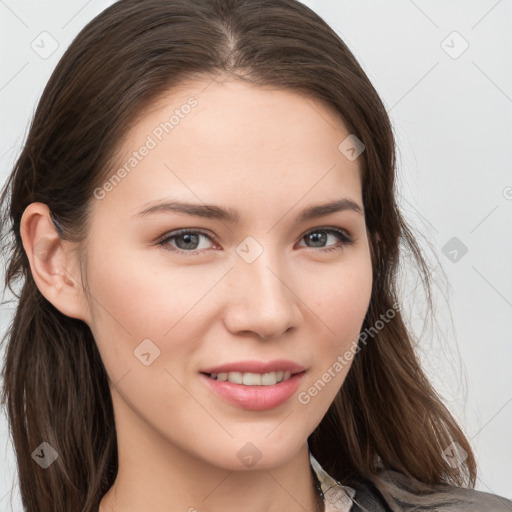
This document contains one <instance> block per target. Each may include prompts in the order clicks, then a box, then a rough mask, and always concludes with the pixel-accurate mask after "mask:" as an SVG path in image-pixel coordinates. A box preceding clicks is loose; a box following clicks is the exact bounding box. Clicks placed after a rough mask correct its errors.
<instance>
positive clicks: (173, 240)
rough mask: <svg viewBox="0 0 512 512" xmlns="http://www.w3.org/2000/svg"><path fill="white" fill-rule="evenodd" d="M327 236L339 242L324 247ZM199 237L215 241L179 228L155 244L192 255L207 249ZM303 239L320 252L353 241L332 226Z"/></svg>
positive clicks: (206, 236) (320, 229)
mask: <svg viewBox="0 0 512 512" xmlns="http://www.w3.org/2000/svg"><path fill="white" fill-rule="evenodd" d="M318 235H319V236H318ZM329 236H331V237H335V238H338V240H340V241H341V242H340V243H337V244H334V245H330V246H327V247H325V248H324V247H323V245H324V244H325V243H326V242H327V241H328V239H329ZM201 237H203V238H204V239H206V240H209V241H210V242H215V241H216V240H215V238H214V237H213V236H211V235H209V234H207V233H205V232H203V231H198V230H193V229H180V230H178V231H176V232H172V233H170V234H166V235H164V237H163V238H161V239H160V240H159V241H158V242H157V245H159V246H161V247H164V248H165V249H167V250H170V251H174V252H177V253H181V254H186V255H187V256H193V255H196V254H198V253H200V252H201V251H205V250H208V249H209V247H208V243H207V242H206V244H202V245H201ZM303 239H306V240H308V241H309V242H312V243H313V244H315V245H313V246H312V247H310V248H315V247H317V248H320V252H328V251H333V250H336V249H342V248H343V247H345V246H347V245H350V244H352V243H354V241H353V240H352V238H351V237H350V235H349V234H348V233H347V232H346V231H344V230H342V229H339V228H334V227H326V228H315V229H312V230H310V231H308V232H307V233H306V234H305V235H303V236H302V238H301V240H303ZM210 248H211V247H210Z"/></svg>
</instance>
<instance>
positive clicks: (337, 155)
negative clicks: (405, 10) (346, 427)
mask: <svg viewBox="0 0 512 512" xmlns="http://www.w3.org/2000/svg"><path fill="white" fill-rule="evenodd" d="M191 96H194V97H195V98H196V99H197V101H198V104H197V106H196V107H194V108H193V109H191V111H190V113H189V114H188V115H187V116H185V117H184V118H183V119H180V122H179V125H177V126H176V127H175V128H174V129H173V131H172V132H170V133H169V134H167V135H166V136H165V137H164V138H163V139H162V141H161V142H159V144H158V145H157V147H155V148H154V149H152V150H151V151H150V152H149V154H148V155H147V156H146V157H145V158H143V159H142V160H141V161H140V162H139V163H138V164H137V166H136V167H135V168H134V169H133V170H132V171H131V172H130V173H129V174H127V175H126V176H125V177H124V178H123V179H122V180H121V182H120V183H118V184H116V186H115V187H113V189H112V190H110V191H109V192H108V193H106V194H105V197H104V198H103V199H96V198H92V199H91V206H92V210H91V224H90V230H89V232H88V235H87V240H86V243H85V244H83V245H81V246H76V245H74V244H72V243H70V242H66V241H61V240H59V238H58V235H57V233H56V231H55V229H54V227H53V225H52V223H51V222H50V219H49V211H48V208H47V206H46V205H44V204H42V203H32V204H30V205H29V206H28V207H27V209H26V210H25V212H24V215H23V218H22V223H21V232H22V239H23V244H24V247H25V250H26V252H27V255H28V257H29V261H30V266H31V270H32V274H33V276H34V279H35V281H36V284H37V286H38V287H39V289H40V290H41V292H42V294H43V295H44V296H45V297H46V298H47V299H48V300H49V301H50V302H52V303H53V304H54V305H55V307H56V308H58V309H59V310H60V311H61V312H63V313H64V314H66V315H68V316H71V317H74V318H79V319H81V320H83V321H85V322H86V323H87V324H88V325H89V326H90V328H91V331H92V333H93V335H94V338H95V340H96V342H97V346H98V349H99V351H100V354H101V357H102V359H103V362H104V364H105V367H106V370H107V372H108V375H109V378H110V381H111V383H112V385H111V390H112V400H113V404H114V411H115V419H116V429H117V436H118V447H119V472H118V476H117V479H116V481H115V483H114V485H113V487H112V488H111V489H110V490H109V491H108V492H107V494H106V495H105V496H104V497H103V499H102V501H101V505H100V512H108V511H119V512H120V511H122V512H132V511H133V512H135V511H141V510H151V511H154V512H163V511H165V512H168V511H169V510H172V511H190V512H191V511H193V510H197V511H200V512H202V511H221V510H222V511H223V512H230V511H239V510H242V509H243V510H245V511H248V512H256V511H282V510H290V511H299V510H300V511H304V510H308V511H313V510H315V505H316V500H317V498H316V496H315V492H314V484H313V479H312V476H311V473H310V467H309V459H308V447H307V441H306V440H307V437H308V436H309V435H310V433H311V432H312V431H313V430H314V429H315V427H316V426H317V425H318V424H319V422H320V421H321V419H322V417H323V416H324V414H325V413H326V411H327V409H328V407H329V405H330V404H331V402H332V400H333V399H334V397H335V395H336V393H337V391H338V390H339V388H340V387H341V385H342V384H343V381H344V379H345V376H346V374H347V371H348V369H349V364H347V365H345V366H344V367H343V370H342V371H338V372H335V377H334V378H332V379H331V380H330V382H329V383H328V384H327V385H325V387H324V388H323V389H322V390H321V391H320V392H319V393H318V394H317V395H316V396H314V397H312V398H311V400H310V402H309V403H308V404H305V405H304V404H302V403H300V402H299V400H298V395H299V393H301V392H305V391H307V390H308V388H310V387H311V386H312V385H313V384H314V383H315V381H317V380H318V379H320V378H321V377H322V374H324V373H325V372H326V371H327V370H328V369H329V368H332V367H333V363H334V362H335V361H336V359H337V357H338V356H339V355H341V354H343V353H344V352H345V351H346V350H349V349H350V347H351V344H352V342H353V340H355V339H357V336H358V333H359V332H360V329H361V326H362V322H363V319H364V316H365V313H366V310H367V308H368V304H369V300H370V294H371V286H372V267H371V260H370V251H369V244H368V237H367V232H366V226H365V219H364V209H363V204H362V189H361V181H360V168H359V161H358V160H357V159H356V160H355V161H350V160H349V159H347V158H346V157H345V156H344V154H342V153H341V152H340V150H339V149H338V146H339V144H340V143H341V141H343V140H344V139H345V137H347V135H349V132H348V131H347V130H346V128H345V127H344V125H343V123H342V122H341V120H340V119H339V118H338V117H337V116H336V115H335V114H334V113H333V112H332V111H331V110H330V109H329V108H328V107H327V106H326V105H324V104H323V103H321V102H319V101H316V100H313V99H311V98H306V97H304V96H302V95H300V94H298V93H296V92H294V91H289V90H274V89H269V88H261V87H255V86H252V85H249V84H245V83H242V82H240V81H236V80H234V79H225V80H222V81H220V80H217V81H216V82H213V83H212V82H211V79H205V80H197V81H195V82H193V83H189V84H187V86H186V87H181V88H177V89H173V90H172V91H169V92H168V93H167V94H166V95H165V96H163V97H161V98H160V99H159V101H158V102H156V103H155V104H154V105H153V108H151V109H149V110H148V112H147V113H146V115H145V116H144V117H142V118H141V119H139V120H138V122H137V124H136V125H135V126H134V127H133V128H132V129H131V131H130V132H129V134H128V136H127V138H126V139H125V140H124V141H123V144H122V151H121V152H120V154H119V156H120V158H119V166H121V165H123V164H124V162H125V161H126V160H127V158H128V157H129V155H130V154H131V153H132V152H133V151H134V150H137V149H138V148H140V146H142V145H143V144H144V141H146V138H147V136H148V135H149V134H151V133H152V131H153V130H154V128H155V127H156V126H158V125H159V123H161V122H162V121H164V120H167V119H169V117H170V115H171V114H172V113H173V111H174V110H175V109H176V108H180V106H182V105H183V104H185V103H186V102H187V99H188V98H190V97H191ZM170 198H172V199H177V200H182V201H189V202H194V203H198V204H203V203H207V204H215V205H218V206H221V207H223V208H232V209H236V210H238V212H239V214H240V222H239V224H230V223H227V222H225V221H221V220H218V219H210V218H199V217H193V216H191V215H186V214H183V213H176V212H159V213H155V214H152V215H147V216H144V217H136V214H137V213H138V212H140V211H142V210H143V209H144V208H146V207H148V206H149V205H150V204H154V202H157V201H162V200H166V199H170ZM341 198H347V199H350V200H352V201H354V202H355V203H357V204H358V205H359V206H360V208H361V210H362V212H361V213H358V212H356V211H353V210H344V211H339V212H335V213H331V214H329V215H326V216H323V217H320V218H316V219H311V220H308V221H304V222H297V221H296V217H297V215H298V214H299V213H300V212H301V211H303V210H304V209H305V208H307V207H309V206H312V205H318V204H323V203H327V202H331V201H334V200H339V199H341ZM331 226H332V227H335V228H339V229H342V230H345V231H346V232H347V233H349V234H350V236H351V238H352V240H353V243H352V244H347V245H345V244H344V243H343V242H342V241H341V240H340V239H339V238H338V237H337V236H336V235H333V234H327V238H326V239H325V240H323V241H322V240H321V241H320V242H316V243H315V240H314V239H311V238H310V237H307V236H305V234H306V232H308V231H310V230H314V232H315V233H319V234H317V235H316V236H317V237H319V236H321V235H322V234H323V233H325V232H324V231H322V229H317V228H326V227H331ZM181 228H190V229H192V228H194V229H199V230H202V231H204V232H206V233H207V234H210V235H211V236H212V237H214V238H215V239H214V240H212V239H209V238H208V237H205V236H199V240H198V242H199V245H197V244H196V245H195V246H194V247H192V249H191V250H189V252H193V251H194V250H196V251H198V252H197V253H196V254H194V255H190V254H186V249H183V247H185V245H184V243H183V238H181V239H174V241H168V242H167V245H166V246H163V245H162V246H159V245H158V240H159V239H160V238H161V237H162V236H163V235H165V234H170V233H172V232H174V231H176V230H177V229H181ZM249 236H250V237H252V238H253V239H254V240H255V241H256V242H257V244H259V247H261V248H262V253H261V254H260V255H259V256H258V257H257V258H256V259H255V260H254V261H253V262H252V263H248V262H247V261H245V260H244V258H242V257H241V256H240V255H239V253H237V251H236V249H237V247H239V246H243V244H241V243H242V241H244V240H245V239H246V238H247V237H249ZM180 243H181V245H177V244H180ZM189 243H190V242H189ZM254 247H257V246H253V248H252V249H251V250H254ZM180 248H182V249H181V252H180ZM324 248H330V249H332V250H330V251H329V252H323V251H322V249H324ZM172 249H174V250H175V251H173V250H172ZM79 250H80V251H82V254H83V256H84V258H85V260H84V261H85V265H86V267H87V282H85V281H84V279H83V278H82V275H81V273H80V267H79V264H78V259H77V258H78V251H79ZM83 286H87V287H88V289H89V291H90V294H91V297H92V300H88V298H87V296H85V295H84V293H83V288H82V287H83ZM144 339H150V340H151V341H152V343H154V344H155V345H156V346H157V347H158V349H159V350H160V355H159V356H158V357H157V358H156V359H154V361H153V362H152V363H151V364H150V365H149V366H146V365H144V364H142V363H141V361H140V360H139V359H138V358H137V357H135V355H134V350H135V349H136V348H137V347H138V346H139V345H140V343H141V342H142V340H144ZM247 359H251V360H258V361H269V360H273V359H288V360H292V361H294V362H296V363H299V364H301V365H303V366H304V367H305V369H306V373H305V376H304V378H303V380H302V381H301V384H300V387H299V390H298V391H297V393H295V395H294V396H292V398H291V399H289V400H287V401H286V402H285V403H284V404H282V405H280V406H278V407H276V408H273V409H270V410H265V411H250V410H245V409H242V408H240V407H236V406H234V405H231V404H228V403H226V402H224V401H223V400H222V399H221V398H219V397H218V396H217V395H215V394H214V393H212V392H211V391H210V390H209V389H208V388H207V387H206V386H205V385H204V384H203V382H202V381H201V379H200V378H199V373H198V372H199V371H200V370H201V369H203V368H206V367H208V366H214V365H219V364H222V363H228V362H233V361H240V360H247ZM247 443H252V445H254V447H256V449H257V451H255V449H254V448H251V450H253V451H254V453H255V454H256V453H259V454H260V458H259V459H258V461H257V462H256V464H255V465H253V466H251V467H248V466H247V465H246V464H244V463H243V461H241V460H240V458H239V457H238V456H237V454H238V453H239V451H240V450H241V449H242V448H243V447H244V446H246V445H247Z"/></svg>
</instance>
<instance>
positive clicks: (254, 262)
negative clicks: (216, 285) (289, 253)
mask: <svg viewBox="0 0 512 512" xmlns="http://www.w3.org/2000/svg"><path fill="white" fill-rule="evenodd" d="M258 245H259V246H260V247H258V246H257V245H256V243H255V241H254V240H246V241H244V242H242V243H241V244H240V245H239V247H238V248H237V253H238V256H237V258H236V260H235V261H236V263H235V268H234V271H233V272H231V277H230V279H231V285H230V290H231V292H232V294H231V297H230V299H229V301H230V306H229V308H228V312H227V317H226V326H227V327H228V328H229V329H230V330H232V331H253V332H256V333H258V334H259V335H260V336H263V337H265V338H272V337H275V336H279V335H280V334H282V333H283V332H285V331H286V330H287V329H288V328H290V327H293V326H296V325H297V322H298V320H299V316H298V315H299V309H298V306H297V302H296V301H297V300H298V299H297V297H296V296H295V294H294V293H293V292H292V290H293V283H291V282H289V281H290V277H289V276H290V272H288V271H287V268H286V264H285V263H286V262H284V258H283V257H282V255H280V254H279V253H278V251H277V250H272V249H270V248H265V249H263V247H262V246H261V244H258Z"/></svg>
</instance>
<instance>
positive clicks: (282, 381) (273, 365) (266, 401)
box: [199, 360, 305, 411]
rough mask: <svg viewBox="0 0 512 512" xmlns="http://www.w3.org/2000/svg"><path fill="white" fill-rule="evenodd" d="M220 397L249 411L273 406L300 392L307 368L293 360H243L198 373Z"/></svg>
mask: <svg viewBox="0 0 512 512" xmlns="http://www.w3.org/2000/svg"><path fill="white" fill-rule="evenodd" d="M199 373H200V376H201V380H202V381H203V382H204V383H205V384H206V386H207V387H208V389H210V390H211V391H212V392H213V393H214V394H215V395H216V396H217V397H219V398H220V399H222V400H223V401H224V402H227V403H229V404H231V405H235V406H236V407H240V408H242V409H249V410H259V411H261V410H266V409H273V408H274V407H277V406H279V405H281V404H283V403H284V402H286V401H287V400H288V399H289V398H291V396H292V395H293V394H294V393H295V392H296V391H297V388H298V387H299V385H300V382H301V380H302V377H304V374H305V369H304V367H302V366H301V365H298V364H296V363H294V362H292V361H284V360H281V361H270V362H267V363H262V362H258V361H242V362H238V363H230V364H226V365H222V366H217V367H214V368H207V369H205V370H202V371H200V372H199Z"/></svg>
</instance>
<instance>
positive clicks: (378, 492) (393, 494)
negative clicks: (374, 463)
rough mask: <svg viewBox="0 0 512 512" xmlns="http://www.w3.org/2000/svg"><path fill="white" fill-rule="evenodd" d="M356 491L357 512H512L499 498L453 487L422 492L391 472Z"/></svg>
mask: <svg viewBox="0 0 512 512" xmlns="http://www.w3.org/2000/svg"><path fill="white" fill-rule="evenodd" d="M354 489H355V491H356V492H355V496H354V498H353V500H354V505H353V507H352V511H353V512H360V511H365V510H368V511H369V512H419V511H422V512H423V511H425V512H426V511H432V512H484V511H485V512H512V501H510V500H508V499H506V498H503V497H501V496H497V495H496V494H491V493H487V492H482V491H477V490H475V489H467V488H464V487H455V486H451V485H436V486H434V487H429V488H427V487H426V486H423V488H421V489H420V488H419V487H418V486H416V485H415V484H414V481H412V480H411V479H409V478H408V477H407V476H405V475H403V474H402V473H398V472H396V471H390V470H386V471H381V472H380V473H379V474H378V476H377V477H376V478H375V479H374V480H373V481H372V482H366V483H364V484H361V485H357V486H354Z"/></svg>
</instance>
